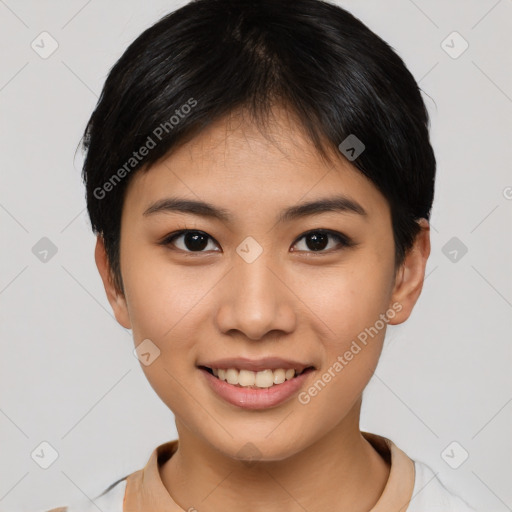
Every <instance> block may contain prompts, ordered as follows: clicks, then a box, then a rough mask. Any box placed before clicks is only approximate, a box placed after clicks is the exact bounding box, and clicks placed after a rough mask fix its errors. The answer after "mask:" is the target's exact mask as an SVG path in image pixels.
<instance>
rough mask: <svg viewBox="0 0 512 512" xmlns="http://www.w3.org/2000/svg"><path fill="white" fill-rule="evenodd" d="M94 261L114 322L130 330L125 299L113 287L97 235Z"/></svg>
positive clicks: (102, 241)
mask: <svg viewBox="0 0 512 512" xmlns="http://www.w3.org/2000/svg"><path fill="white" fill-rule="evenodd" d="M94 259H95V261H96V266H97V267H98V271H99V273H100V276H101V280H102V281H103V286H104V288H105V293H106V294H107V299H108V301H109V303H110V306H111V307H112V310H113V311H114V315H115V317H116V320H117V321H118V322H119V323H120V324H121V325H122V326H123V327H124V328H126V329H131V327H132V326H131V322H130V315H129V314H128V307H127V305H126V298H125V296H124V295H123V293H121V292H120V291H119V290H118V289H117V288H116V286H115V285H114V280H113V278H112V269H111V267H110V264H109V261H108V257H107V252H106V250H105V243H104V240H103V237H102V236H101V235H98V236H97V238H96V248H95V250H94Z"/></svg>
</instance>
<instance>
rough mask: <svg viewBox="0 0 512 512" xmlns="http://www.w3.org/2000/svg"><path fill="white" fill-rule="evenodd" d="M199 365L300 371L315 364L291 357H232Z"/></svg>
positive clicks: (253, 369)
mask: <svg viewBox="0 0 512 512" xmlns="http://www.w3.org/2000/svg"><path fill="white" fill-rule="evenodd" d="M198 366H206V367H207V368H215V369H217V368H224V369H228V368H236V369H238V370H250V371H253V372H259V371H262V370H267V369H270V370H277V369H278V368H283V369H284V370H288V369H295V370H297V372H298V373H300V372H302V371H303V370H304V369H306V368H308V367H310V366H313V365H311V364H308V363H302V362H300V361H294V360H291V359H283V358H281V357H263V358H261V359H247V358H244V357H231V358H224V359H217V360H215V361H206V362H203V363H199V364H198Z"/></svg>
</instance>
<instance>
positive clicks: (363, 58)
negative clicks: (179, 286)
mask: <svg viewBox="0 0 512 512" xmlns="http://www.w3.org/2000/svg"><path fill="white" fill-rule="evenodd" d="M276 104H279V105H280V106H283V107H285V108H286V109H287V110H288V111H289V112H291V113H293V114H294V115H295V117H296V119H298V121H299V123H300V124H301V128H303V129H304V130H305V133H306V134H307V135H308V137H309V139H310V140H311V142H312V143H313V144H314V147H315V148H316V150H317V151H318V153H319V154H320V155H321V156H322V158H325V159H327V161H331V160H330V157H329V154H331V155H332V150H333V149H334V150H335V151H336V153H337V154H338V155H339V157H340V158H345V157H346V154H342V152H341V151H340V150H339V149H338V147H339V146H340V144H341V143H342V142H343V141H345V140H346V139H347V137H349V136H351V135H352V136H355V137H357V139H359V140H360V141H362V143H363V144H364V151H363V152H362V153H361V154H360V155H359V156H358V157H357V158H356V159H355V160H353V161H352V164H353V165H354V166H355V167H356V168H357V169H358V170H359V171H360V172H361V173H363V174H364V175H365V176H366V177H367V178H368V179H369V180H371V181H372V182H373V184H374V185H375V186H376V187H377V188H378V189H379V190H380V192H381V193H382V194H383V195H384V196H385V197H386V199H387V200H388V202H389V205H390V210H391V217H392V224H393V235H394V241H395V270H396V269H398V268H399V266H400V265H401V264H402V262H403V260H404V258H405V255H406V254H407V251H408V249H410V248H411V247H412V244H413V243H414V240H415V237H416V235H417V233H418V232H419V230H420V227H419V225H418V223H417V220H418V219H420V218H425V219H427V220H428V219H429V216H430V210H431V207H432V202H433V196H434V182H435V171H436V160H435V156H434V152H433V149H432V147H431V144H430V140H429V124H430V121H429V117H428V112H427V109H426V107H425V104H424V102H423V99H422V96H421V92H420V89H419V87H418V84H417V83H416V81H415V80H414V77H413V76H412V74H411V73H410V72H409V70H408V69H407V68H406V66H405V64H404V62H403V61H402V59H401V58H400V57H399V56H398V55H397V53H395V51H394V50H393V49H392V47H391V46H389V45H388V43H386V42H385V41H384V40H382V39H381V38H380V37H379V36H377V35H376V34H375V33H373V32H372V31H371V30H370V29H369V28H368V27H367V26H366V25H364V24H363V23H362V22H361V21H360V20H359V19H357V18H356V17H355V16H353V15H352V14H350V13H349V12H347V11H346V10H344V9H342V8H341V7H338V6H336V5H334V4H331V3H328V2H325V1H320V0H292V1H290V0H195V1H192V2H190V3H188V4H186V5H184V6H183V7H181V8H179V9H177V10H175V11H173V12H171V13H169V14H167V15H166V16H164V17H163V18H162V19H160V20H159V21H158V22H157V23H155V24H154V25H153V26H151V27H150V28H148V29H147V30H145V31H144V32H143V33H142V34H141V35H140V36H139V37H137V38H136V39H135V41H133V43H131V44H130V46H129V47H128V48H127V49H126V51H125V52H124V53H123V55H122V56H121V57H120V59H119V60H118V61H117V62H116V63H115V65H114V66H113V67H112V69H111V70H110V72H109V74H108V77H107V79H106V81H105V84H104V87H103V90H102V92H101V96H100V98H99V100H98V103H97V105H96V107H95V110H94V112H93V114H92V115H91V118H90V119H89V121H88V123H87V126H86V129H85V132H84V135H83V138H82V141H81V142H82V148H83V150H84V152H85V153H86V157H85V160H84V165H83V170H82V177H83V180H84V183H85V186H86V200H87V208H88V212H89V217H90V220H91V225H92V229H93V231H94V232H95V233H96V234H101V235H102V237H103V239H104V243H105V248H106V252H107V257H108V260H109V264H110V266H111V269H112V278H113V282H114V284H115V285H116V287H117V289H118V290H120V291H123V290H124V288H123V283H122V278H121V272H120V254H119V247H120V228H121V213H122V208H123V200H124V192H125V190H126V186H127V185H128V183H129V181H130V179H131V178H132V177H133V175H134V174H135V172H136V171H138V170H140V169H142V170H143V171H145V170H147V169H148V168H150V166H151V165H152V164H154V163H156V162H157V161H158V160H159V159H161V158H162V157H164V156H166V155H168V154H169V153H170V151H171V150H173V149H175V148H177V147H178V146H179V145H181V144H183V143H184V142H186V141H188V140H191V139H192V138H193V137H194V136H196V135H197V134H199V133H200V132H201V130H203V129H204V128H205V127H206V126H208V125H210V124H211V123H212V122H214V121H217V120H219V119H220V118H222V117H224V116H226V115H229V114H232V113H233V112H235V111H242V112H248V113H249V114H250V116H251V117H252V119H253V120H255V121H256V123H257V125H258V126H260V127H263V128H265V127H267V126H268V122H269V119H271V114H272V108H273V107H274V106H275V105H276ZM139 148H140V153H139ZM142 148H145V150H143V149H142ZM134 152H135V153H134ZM351 154H352V155H353V154H354V151H352V153H351Z"/></svg>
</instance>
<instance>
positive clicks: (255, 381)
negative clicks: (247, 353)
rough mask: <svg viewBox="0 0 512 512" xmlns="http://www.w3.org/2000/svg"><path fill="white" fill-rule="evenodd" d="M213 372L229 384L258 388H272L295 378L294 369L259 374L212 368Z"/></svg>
mask: <svg viewBox="0 0 512 512" xmlns="http://www.w3.org/2000/svg"><path fill="white" fill-rule="evenodd" d="M212 372H213V374H214V375H215V376H216V377H218V378H219V379H220V380H225V381H227V382H228V383H229V384H233V385H235V386H236V385H239V386H242V387H258V388H270V387H272V386H274V385H275V384H282V383H283V382H284V381H285V380H290V379H293V378H294V377H295V370H294V369H293V368H288V369H284V368H278V369H276V370H271V369H268V370H262V371H259V372H252V371H250V370H237V369H236V368H228V369H224V368H212Z"/></svg>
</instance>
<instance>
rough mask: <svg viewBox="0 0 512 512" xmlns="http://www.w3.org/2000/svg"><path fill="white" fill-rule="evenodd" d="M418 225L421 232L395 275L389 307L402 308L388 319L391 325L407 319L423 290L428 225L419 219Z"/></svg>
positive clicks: (425, 221) (427, 245)
mask: <svg viewBox="0 0 512 512" xmlns="http://www.w3.org/2000/svg"><path fill="white" fill-rule="evenodd" d="M418 224H419V225H420V227H421V230H420V231H419V232H418V234H417V235H416V239H415V241H414V245H413V246H412V247H411V249H410V250H409V251H408V253H407V255H406V257H405V260H404V262H403V264H402V266H401V267H400V269H399V270H398V271H397V274H396V280H395V284H394V288H393V293H392V296H391V302H390V305H391V304H394V303H395V302H397V303H399V304H400V305H401V306H402V308H401V309H400V310H399V311H398V312H397V314H396V315H395V317H394V318H393V319H390V321H389V323H390V324H392V325H395V324H401V323H402V322H405V321H406V320H407V319H408V318H409V316H410V315H411V313H412V310H413V308H414V305H415V304H416V301H417V300H418V298H419V296H420V293H421V290H422V288H423V282H424V280H425V268H426V266H427V260H428V257H429V255H430V225H429V223H428V221H427V219H420V220H419V221H418Z"/></svg>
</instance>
